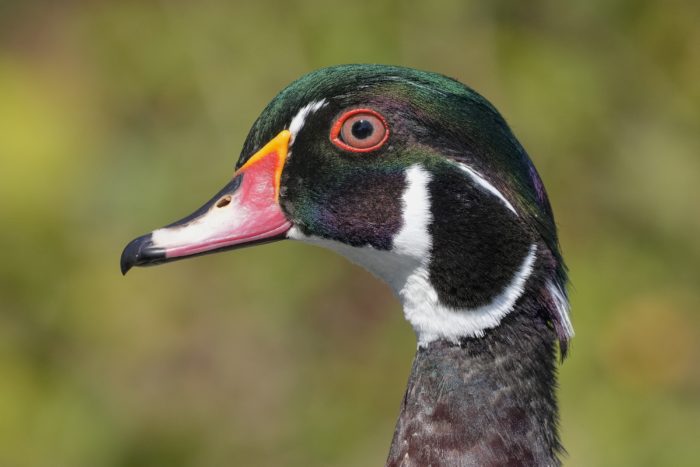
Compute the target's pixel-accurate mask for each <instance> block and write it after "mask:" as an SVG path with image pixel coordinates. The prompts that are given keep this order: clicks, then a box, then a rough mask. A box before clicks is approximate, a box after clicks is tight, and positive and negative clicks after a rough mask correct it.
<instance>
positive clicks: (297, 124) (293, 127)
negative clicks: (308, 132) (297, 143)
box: [289, 99, 326, 146]
mask: <svg viewBox="0 0 700 467" xmlns="http://www.w3.org/2000/svg"><path fill="white" fill-rule="evenodd" d="M324 105H326V99H321V100H320V101H313V102H311V103H309V104H306V105H305V106H304V107H302V108H301V109H299V111H298V112H297V113H296V115H294V118H292V121H291V122H290V123H289V132H290V133H291V134H292V137H291V138H290V140H289V144H290V146H291V145H292V144H294V139H295V138H296V136H297V134H298V133H299V131H301V129H302V128H303V126H304V123H306V118H307V117H308V116H309V115H311V114H312V113H314V112H316V111H317V110H318V109H320V108H321V107H323V106H324Z"/></svg>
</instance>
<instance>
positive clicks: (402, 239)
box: [393, 165, 433, 259]
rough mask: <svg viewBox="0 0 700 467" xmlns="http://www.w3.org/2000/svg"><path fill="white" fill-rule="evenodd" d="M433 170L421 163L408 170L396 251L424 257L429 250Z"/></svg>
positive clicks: (415, 256) (394, 246)
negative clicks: (430, 188)
mask: <svg viewBox="0 0 700 467" xmlns="http://www.w3.org/2000/svg"><path fill="white" fill-rule="evenodd" d="M431 178H432V177H431V176H430V173H429V172H427V171H426V170H425V169H424V168H422V167H421V166H420V165H413V166H411V167H409V168H408V170H406V190H405V191H404V192H403V195H402V197H401V201H402V205H403V206H402V207H403V209H402V218H403V224H402V226H401V230H399V233H398V234H396V236H395V237H394V244H393V251H394V252H395V253H397V254H400V255H406V256H411V257H413V258H418V259H423V258H425V257H426V256H428V255H429V254H430V248H431V246H432V239H431V238H430V234H429V233H428V226H429V225H430V223H431V222H432V220H433V214H432V213H431V212H430V193H429V191H428V184H429V183H430V179H431Z"/></svg>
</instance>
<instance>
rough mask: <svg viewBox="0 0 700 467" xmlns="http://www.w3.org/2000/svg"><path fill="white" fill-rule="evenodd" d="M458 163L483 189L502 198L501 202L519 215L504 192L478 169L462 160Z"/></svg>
mask: <svg viewBox="0 0 700 467" xmlns="http://www.w3.org/2000/svg"><path fill="white" fill-rule="evenodd" d="M456 164H457V166H459V168H460V169H462V170H463V171H464V172H466V173H467V174H468V175H469V176H470V177H471V178H472V180H474V182H475V183H476V184H477V185H479V186H480V187H482V188H483V189H485V190H486V191H488V192H489V193H491V194H492V195H494V196H496V197H497V198H498V199H500V200H501V202H503V204H504V205H505V206H506V207H507V208H508V209H510V210H511V211H513V214H515V215H516V216H517V215H518V212H517V211H516V210H515V208H514V207H513V205H512V204H510V202H509V201H508V200H507V199H506V197H505V196H503V193H501V192H500V191H498V190H497V189H496V187H495V186H493V185H492V184H491V183H490V182H489V181H488V180H486V179H485V178H484V177H483V176H482V175H481V174H480V173H479V172H477V171H476V170H474V169H472V168H471V167H469V166H468V165H466V164H464V163H462V162H457V163H456Z"/></svg>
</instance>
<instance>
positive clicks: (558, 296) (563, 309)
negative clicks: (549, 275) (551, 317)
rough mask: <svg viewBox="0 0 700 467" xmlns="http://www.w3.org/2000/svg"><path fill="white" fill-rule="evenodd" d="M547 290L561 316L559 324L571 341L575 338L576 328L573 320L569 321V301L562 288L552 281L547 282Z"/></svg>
mask: <svg viewBox="0 0 700 467" xmlns="http://www.w3.org/2000/svg"><path fill="white" fill-rule="evenodd" d="M547 290H548V291H549V293H550V294H551V296H552V300H553V301H554V305H555V306H556V309H557V314H558V315H559V322H560V323H561V325H562V327H563V328H564V332H565V333H566V337H568V338H569V339H571V338H572V337H574V327H573V326H572V325H571V320H570V319H569V301H568V300H567V299H566V296H565V295H564V292H563V291H562V290H561V288H560V287H559V286H558V285H557V284H555V283H554V282H553V281H551V280H549V281H547Z"/></svg>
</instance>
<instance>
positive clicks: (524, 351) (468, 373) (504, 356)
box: [386, 297, 563, 467]
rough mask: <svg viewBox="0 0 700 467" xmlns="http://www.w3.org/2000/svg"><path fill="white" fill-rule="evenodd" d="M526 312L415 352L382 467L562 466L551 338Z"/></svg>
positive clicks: (542, 324)
mask: <svg viewBox="0 0 700 467" xmlns="http://www.w3.org/2000/svg"><path fill="white" fill-rule="evenodd" d="M524 298H525V297H524ZM527 308H528V307H523V306H522V304H521V307H519V308H518V309H516V310H514V311H513V312H512V313H511V314H510V315H509V316H507V317H506V318H505V319H504V320H503V321H502V323H501V324H500V326H498V327H497V328H495V329H492V330H489V331H487V332H486V335H485V336H484V337H481V338H468V339H463V340H462V341H461V344H459V345H457V344H453V343H449V342H446V341H435V342H432V343H430V344H429V345H428V346H427V347H425V348H421V349H419V350H418V352H417V354H416V357H415V361H414V363H413V368H412V371H411V376H410V378H409V381H408V388H407V389H406V394H405V396H404V399H403V402H402V404H401V413H400V415H399V420H398V423H397V425H396V431H395V432H394V439H393V442H392V445H391V451H390V453H389V458H388V460H387V464H386V465H387V466H388V467H394V466H402V467H413V466H415V467H419V466H420V467H425V466H432V467H441V466H445V467H447V466H450V467H453V466H460V467H461V466H479V467H482V466H493V467H495V466H559V465H561V463H560V461H559V459H558V454H560V453H561V452H562V451H563V449H562V447H561V445H560V443H559V437H558V434H557V422H558V415H557V404H556V399H555V393H554V389H555V386H556V370H555V339H556V336H555V332H554V331H553V330H552V328H551V327H550V326H548V325H547V323H546V322H545V320H544V319H542V318H541V313H537V311H536V310H532V311H531V312H529V311H527Z"/></svg>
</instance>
